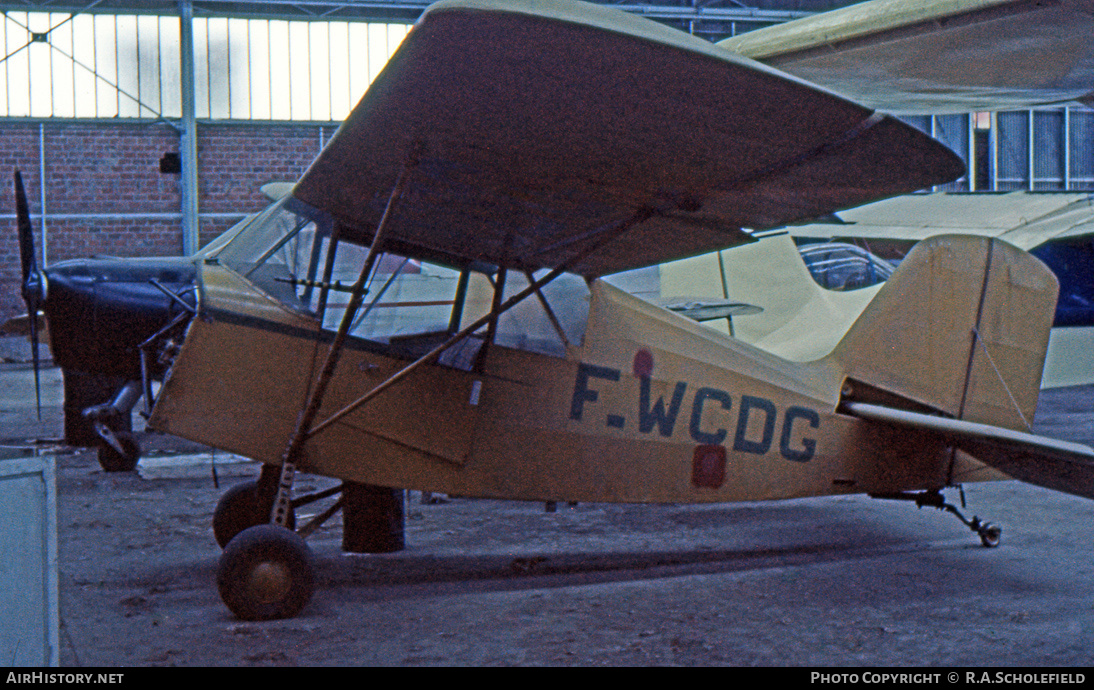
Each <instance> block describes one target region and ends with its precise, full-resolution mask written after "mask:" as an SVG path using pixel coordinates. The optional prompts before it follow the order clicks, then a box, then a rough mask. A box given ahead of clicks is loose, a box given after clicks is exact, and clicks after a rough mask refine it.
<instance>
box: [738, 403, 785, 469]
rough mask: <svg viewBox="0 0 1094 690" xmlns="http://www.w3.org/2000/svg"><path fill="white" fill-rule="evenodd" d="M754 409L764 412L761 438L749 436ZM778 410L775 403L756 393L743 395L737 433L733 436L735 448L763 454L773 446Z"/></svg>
mask: <svg viewBox="0 0 1094 690" xmlns="http://www.w3.org/2000/svg"><path fill="white" fill-rule="evenodd" d="M754 411H759V412H761V413H763V416H764V418H763V427H762V429H763V431H762V432H761V433H760V438H759V440H756V439H750V438H747V435H748V424H749V422H750V421H751V420H752V419H753V418H754ZM777 416H778V412H777V411H776V410H775V403H773V402H771V401H770V400H767V399H766V398H757V397H756V396H754V395H742V396H741V406H740V412H739V413H738V414H737V433H736V434H735V435H734V436H733V450H738V451H744V452H745V453H755V454H756V455H763V454H765V453H767V451H768V449H770V448H771V439H772V437H773V436H774V435H775V418H776V417H777Z"/></svg>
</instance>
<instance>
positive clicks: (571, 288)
mask: <svg viewBox="0 0 1094 690" xmlns="http://www.w3.org/2000/svg"><path fill="white" fill-rule="evenodd" d="M333 226H334V225H333V223H332V222H330V221H329V220H328V219H326V218H325V217H324V216H323V215H322V214H319V213H315V212H311V211H310V210H309V209H307V208H305V207H304V206H303V205H302V204H300V203H299V202H296V201H294V200H293V199H292V198H291V197H290V198H287V199H285V200H282V201H280V202H278V203H275V204H274V205H272V206H271V207H270V208H268V209H267V210H265V211H263V212H262V213H260V214H258V215H256V216H255V217H254V218H252V219H250V220H249V221H245V222H244V223H241V224H240V227H239V229H238V231H235V232H234V234H232V233H231V232H229V233H225V236H224V237H223V238H221V239H218V240H217V241H215V242H214V243H211V244H210V246H209V248H207V250H206V255H207V256H209V257H211V258H216V259H217V260H218V261H219V262H220V263H221V264H222V265H225V266H227V267H229V268H231V269H232V270H234V271H236V272H238V273H239V274H240V275H242V276H244V277H245V278H247V279H248V280H249V281H251V282H252V283H253V284H254V285H256V286H257V287H258V288H260V289H261V290H263V291H264V292H266V293H267V294H269V295H270V296H272V297H274V298H275V299H277V300H279V301H280V302H281V303H283V304H284V305H286V306H287V307H289V308H291V309H294V310H296V311H301V312H305V313H307V314H309V315H311V316H314V317H316V318H321V319H322V325H323V328H325V329H328V330H336V329H337V328H338V327H339V325H340V324H341V322H342V318H343V315H344V314H345V311H346V308H347V306H348V303H349V300H350V292H351V289H352V287H353V285H354V284H355V283H356V282H357V280H358V279H359V278H360V271H361V268H362V267H363V266H364V263H365V260H366V257H367V255H368V247H363V246H361V245H357V244H353V243H350V242H337V241H335V242H333V243H332V229H333ZM332 245H333V252H334V255H333V257H331V256H330V254H331V251H332ZM503 282H504V293H503V295H502V298H503V299H507V298H509V297H510V296H512V295H513V294H515V293H516V292H518V291H519V290H521V289H523V288H524V287H526V286H527V285H528V283H527V280H526V279H525V277H524V276H522V275H521V274H519V273H517V272H514V271H510V272H509V273H508V274H507V276H506V280H504V281H503ZM496 285H498V274H495V273H490V274H487V273H473V272H471V271H469V270H467V269H464V270H460V269H457V268H451V267H448V266H441V265H438V264H432V263H428V262H425V261H421V260H418V259H412V258H408V257H405V256H399V255H396V254H390V253H384V254H381V255H380V256H379V257H378V258H377V261H376V262H375V266H374V268H373V270H372V272H371V274H370V275H369V276H368V277H367V280H366V283H365V287H366V292H365V301H364V304H363V306H362V307H361V309H360V310H359V311H358V312H357V314H356V315H355V317H354V320H353V322H352V325H351V328H350V331H349V334H350V335H351V336H354V337H357V338H363V339H366V340H370V341H373V342H376V343H381V344H384V345H388V346H390V347H391V349H392V350H396V351H400V352H404V351H405V352H406V353H407V354H421V352H419V350H421V351H428V350H429V349H431V348H432V347H435V346H436V345H437V344H439V343H441V342H444V340H446V339H447V338H448V337H450V336H451V335H453V334H455V333H456V332H457V331H459V330H460V329H462V328H464V327H465V326H467V325H469V324H471V323H473V322H474V321H475V320H477V319H479V318H480V317H482V316H483V315H484V314H486V313H487V312H489V310H490V305H491V303H492V301H493V292H494V287H495V286H496ZM588 299H589V291H588V287H587V285H586V284H585V281H584V279H582V278H580V277H578V276H570V275H565V276H562V277H561V278H559V279H556V280H555V281H554V282H552V283H550V284H549V285H548V286H547V287H546V288H544V290H543V291H542V292H541V293H539V294H533V295H532V296H531V297H529V298H527V299H525V300H524V301H523V302H521V303H519V304H518V305H517V306H516V307H514V308H513V309H511V310H509V311H507V312H505V313H503V315H502V316H501V317H500V318H499V319H498V327H497V329H496V334H495V339H496V340H495V342H497V343H498V344H500V345H505V346H508V347H514V348H518V349H523V350H530V351H534V352H540V353H543V354H550V355H555V356H565V354H566V347H567V346H569V345H576V344H579V343H580V340H581V338H582V336H583V335H584V330H585V322H586V320H587V318H588V311H589V303H588ZM483 332H485V329H484V331H483ZM482 335H483V333H482V332H480V333H479V336H480V337H479V338H478V339H477V344H475V345H474V346H473V347H472V348H471V349H472V350H475V351H477V349H478V344H481V336H482ZM463 349H464V350H465V355H464V356H463V358H462V360H461V361H462V364H461V366H467V365H469V364H468V362H469V357H470V355H467V354H466V350H467V347H464V348H463ZM471 354H472V355H473V352H472V353H471Z"/></svg>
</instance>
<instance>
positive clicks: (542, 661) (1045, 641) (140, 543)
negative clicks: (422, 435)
mask: <svg viewBox="0 0 1094 690" xmlns="http://www.w3.org/2000/svg"><path fill="white" fill-rule="evenodd" d="M43 381H44V391H45V400H46V406H45V409H44V411H43V420H42V421H41V422H38V421H37V420H36V418H35V416H34V412H33V398H32V396H31V395H30V394H29V391H32V390H33V383H32V378H31V375H30V369H29V367H28V366H26V365H25V364H19V363H6V364H0V439H5V440H4V441H3V442H2V445H4V446H7V447H9V449H10V448H16V447H22V448H31V447H36V448H38V449H39V450H40V451H45V452H54V453H56V457H57V466H58V478H59V479H58V482H59V497H60V498H59V503H60V505H59V519H58V523H59V530H60V571H61V572H60V582H61V620H62V629H61V643H62V650H61V663H62V665H65V666H158V665H180V666H184V665H185V666H195V665H201V666H207V665H286V666H288V665H649V664H657V665H670V664H679V665H708V664H728V665H765V666H772V665H774V666H801V665H809V666H846V665H856V666H857V665H870V666H899V667H909V666H915V667H919V666H926V665H941V666H994V665H1016V666H1048V665H1052V666H1082V667H1085V666H1088V665H1089V664H1090V662H1091V661H1092V659H1094V598H1092V597H1091V588H1092V586H1094V558H1092V556H1094V545H1092V539H1091V537H1092V535H1094V502H1091V501H1086V500H1083V499H1079V498H1073V497H1069V496H1064V495H1062V494H1056V493H1053V492H1050V491H1047V490H1042V489H1038V488H1034V487H1030V486H1026V485H1022V484H1019V483H1017V482H1010V481H1008V482H998V483H993V484H986V485H970V486H968V487H966V497H967V500H968V506H969V507H968V513H969V514H974V513H975V514H978V515H980V516H981V517H982V518H984V519H987V520H991V521H993V522H996V523H999V524H1001V525H1003V527H1004V533H1003V543H1002V545H1001V546H1000V547H999V548H997V549H984V548H982V547H981V546H980V544H979V540H978V539H977V537H976V536H975V535H974V534H972V533H971V532H970V531H968V529H967V528H965V527H964V526H963V525H961V524H960V523H959V522H958V521H957V520H956V519H954V518H953V517H951V516H949V515H946V514H944V513H942V512H939V511H935V510H931V509H922V510H917V509H916V508H915V507H914V506H912V505H908V504H904V503H892V502H885V501H874V500H870V499H867V498H864V497H851V498H834V499H809V500H798V501H787V502H781V503H766V504H739V505H718V506H708V507H684V506H655V507H640V506H614V505H595V504H588V505H578V506H576V507H573V508H571V507H567V506H559V507H558V510H557V512H553V513H552V512H547V511H545V509H544V506H543V505H541V504H529V503H511V502H500V501H476V500H468V499H457V500H450V501H448V502H445V503H441V504H436V505H422V504H421V502H420V501H419V496H418V494H413V495H411V497H410V498H409V501H408V512H409V518H408V520H407V531H406V540H407V549H406V550H405V551H402V552H399V553H396V554H389V555H381V556H349V555H344V554H342V553H341V551H340V531H339V530H338V529H337V526H336V525H335V526H334V528H333V529H329V530H325V531H323V532H321V533H320V534H318V535H316V536H315V537H313V538H312V539H310V540H309V543H310V544H311V547H312V548H313V550H314V551H315V553H316V556H317V561H318V568H319V578H320V579H319V587H318V591H317V593H316V596H315V598H314V599H313V601H312V603H311V604H310V605H309V606H308V607H307V608H306V609H305V610H304V612H303V613H302V615H300V616H299V617H297V618H295V619H292V620H285V621H274V622H264V623H244V622H240V621H238V620H236V619H234V618H233V617H232V616H231V614H230V613H229V612H228V611H227V609H225V607H224V606H223V604H222V603H221V602H220V599H219V597H218V595H217V592H216V587H215V584H214V573H215V569H216V564H217V558H218V556H219V549H218V548H217V546H216V543H215V542H214V540H213V537H212V534H211V530H210V527H209V525H210V520H211V516H212V511H213V507H214V505H215V502H216V500H217V497H218V496H219V495H220V493H221V492H222V491H224V490H225V489H226V488H227V487H228V486H230V485H231V484H232V483H233V482H235V481H239V480H240V478H241V477H242V476H250V475H252V474H253V473H254V471H255V470H254V468H253V467H252V466H251V465H250V464H246V463H240V462H235V461H233V460H234V459H233V458H230V457H225V456H222V455H217V456H214V457H212V458H210V456H209V455H208V454H200V453H195V450H197V449H194V448H191V447H187V446H185V445H184V444H176V443H174V442H172V440H171V439H164V438H156V437H152V438H146V439H145V440H146V445H147V446H148V447H149V448H150V449H152V451H153V453H150V456H149V458H148V459H147V460H144V461H142V470H141V471H140V472H138V473H130V474H106V473H103V472H102V471H100V470H99V468H98V465H97V462H96V460H95V457H94V454H93V453H88V452H72V451H71V450H69V449H65V448H63V447H59V446H57V445H56V444H50V443H48V442H46V443H42V442H37V443H36V442H35V439H50V438H54V439H56V438H57V437H59V436H60V435H61V431H60V429H61V427H60V408H59V403H58V401H59V399H60V378H59V372H57V370H55V369H49V370H46V371H45V372H44V376H43ZM28 401H29V407H28ZM1092 403H1094V389H1091V388H1080V389H1071V390H1067V391H1063V392H1058V393H1052V394H1047V395H1045V396H1043V402H1042V406H1041V408H1040V410H1039V412H1038V418H1037V419H1038V422H1037V430H1038V431H1040V432H1042V433H1046V434H1050V435H1054V436H1057V437H1060V438H1068V439H1071V440H1081V441H1085V442H1088V443H1090V442H1092V441H1094V428H1092V420H1094V414H1092V413H1091V412H1090V410H1092V409H1094V404H1092ZM157 449H159V450H157ZM214 466H215V467H216V477H215V479H214V473H213V471H212V468H213V467H214ZM307 481H312V482H313V483H314V482H318V480H307ZM218 484H219V486H218ZM951 499H952V500H954V501H957V500H959V497H958V496H957V493H956V492H952V494H951ZM317 510H318V509H317Z"/></svg>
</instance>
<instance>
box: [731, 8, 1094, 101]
mask: <svg viewBox="0 0 1094 690" xmlns="http://www.w3.org/2000/svg"><path fill="white" fill-rule="evenodd" d="M1091 35H1094V2H1092V0H871V1H870V2H864V3H860V4H857V5H852V6H850V7H845V8H842V9H839V10H833V11H831V12H824V13H822V14H818V15H815V16H812V17H806V18H804V19H799V20H796V21H792V22H787V23H785V24H780V25H777V26H772V27H768V28H765V29H759V30H756V31H750V32H748V33H746V34H742V35H740V36H735V37H733V38H729V39H726V40H724V41H722V42H721V43H720V44H719V45H720V46H722V47H723V48H726V49H727V50H730V51H732V52H734V53H736V54H739V55H744V56H747V57H750V58H752V59H754V60H759V61H761V62H763V63H764V64H767V65H771V66H773V67H777V68H779V69H781V70H784V71H786V72H789V73H791V74H794V75H796V76H798V77H801V78H802V79H805V80H807V81H810V82H812V83H815V84H819V85H821V86H824V87H827V88H829V89H832V90H833V91H835V92H837V93H840V94H843V95H845V96H847V97H848V98H851V99H854V100H855V101H857V102H859V103H863V104H865V105H868V106H870V107H873V108H878V109H882V110H885V111H887V112H896V113H902V114H913V113H934V114H941V113H955V112H968V111H976V110H1007V109H1019V108H1028V107H1033V106H1036V105H1046V104H1050V103H1065V102H1072V101H1085V102H1089V101H1090V99H1091V97H1092V91H1094V89H1092V87H1091V84H1094V42H1092V41H1091V40H1090V37H1091Z"/></svg>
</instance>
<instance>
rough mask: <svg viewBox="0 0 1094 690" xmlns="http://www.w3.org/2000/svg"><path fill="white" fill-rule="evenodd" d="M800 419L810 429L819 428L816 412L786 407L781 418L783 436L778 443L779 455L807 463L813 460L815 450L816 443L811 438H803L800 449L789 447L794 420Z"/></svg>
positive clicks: (818, 416)
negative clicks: (784, 413)
mask: <svg viewBox="0 0 1094 690" xmlns="http://www.w3.org/2000/svg"><path fill="white" fill-rule="evenodd" d="M796 419H800V420H802V421H804V422H806V423H808V424H809V426H810V428H812V429H816V428H819V427H820V415H819V414H817V412H816V410H811V409H809V408H808V407H798V406H796V405H795V406H794V407H788V408H786V415H785V416H784V418H783V434H782V439H781V440H780V441H779V453H781V454H782V456H783V457H784V458H786V459H787V460H793V461H794V462H809V461H810V460H811V459H812V458H813V453H815V452H816V450H817V442H816V441H815V440H813V439H811V438H803V439H802V440H801V448H791V447H790V441H791V438H790V434H791V432H792V431H793V427H794V420H796Z"/></svg>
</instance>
